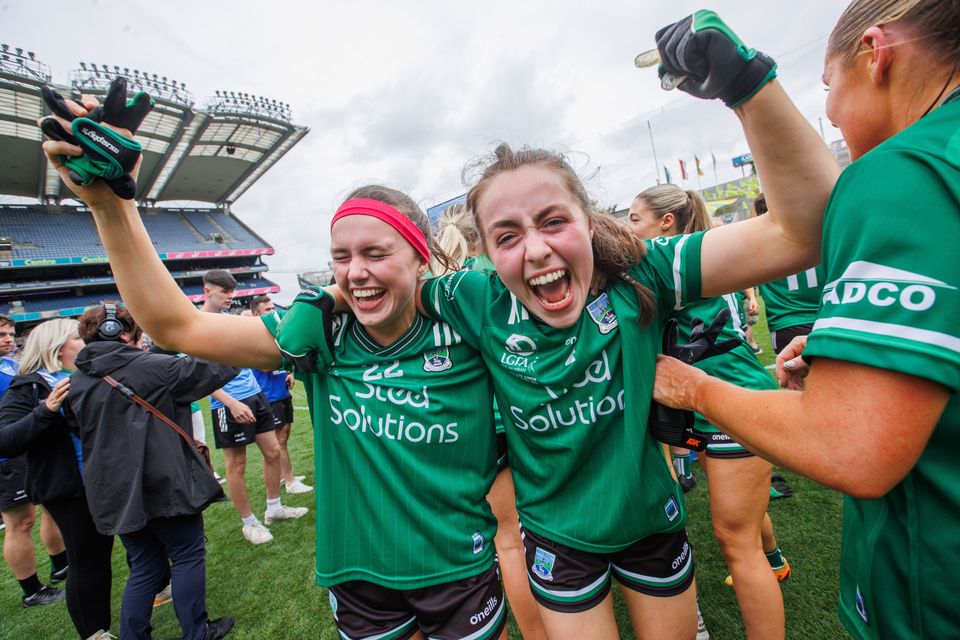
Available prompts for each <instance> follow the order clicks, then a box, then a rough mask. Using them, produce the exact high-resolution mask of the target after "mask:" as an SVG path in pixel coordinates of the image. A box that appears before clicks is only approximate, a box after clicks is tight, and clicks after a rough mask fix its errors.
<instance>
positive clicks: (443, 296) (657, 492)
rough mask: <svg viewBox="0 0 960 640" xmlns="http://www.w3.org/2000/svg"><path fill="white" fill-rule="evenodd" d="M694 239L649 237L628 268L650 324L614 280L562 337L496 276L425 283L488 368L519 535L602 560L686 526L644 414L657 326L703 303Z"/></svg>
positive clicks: (428, 302) (437, 312)
mask: <svg viewBox="0 0 960 640" xmlns="http://www.w3.org/2000/svg"><path fill="white" fill-rule="evenodd" d="M701 239H702V234H696V235H693V236H679V237H677V238H663V239H658V240H656V241H653V242H651V243H649V244H648V247H649V252H648V255H647V257H646V258H645V259H644V260H643V262H642V263H641V264H640V265H638V266H636V267H635V268H633V269H632V270H631V274H630V275H632V276H633V278H634V279H636V280H637V281H638V282H640V283H641V284H644V285H645V286H647V287H648V288H649V289H651V290H652V291H653V293H654V294H655V295H656V297H657V300H658V311H657V314H656V317H655V319H654V321H653V323H652V324H651V325H650V326H649V327H641V326H640V324H639V312H640V311H639V305H638V302H637V298H636V295H635V291H634V289H633V287H632V286H630V285H628V284H626V283H625V282H622V281H620V280H617V281H615V282H612V283H610V284H609V285H608V286H607V288H606V289H605V291H603V292H602V293H601V294H600V295H598V296H595V297H593V298H591V299H590V300H589V301H588V304H587V306H586V308H585V309H584V311H583V313H582V314H581V315H580V318H579V319H578V321H577V322H576V323H575V324H573V325H572V326H571V327H568V328H565V329H557V328H553V327H550V326H548V325H546V324H543V323H542V322H540V321H539V320H538V319H537V318H535V317H533V316H532V315H531V314H530V313H529V312H528V311H527V309H526V308H525V307H524V306H523V305H522V304H520V302H519V301H518V300H517V298H516V297H515V296H514V295H513V294H511V293H510V291H509V290H508V289H507V288H506V287H505V286H504V285H503V283H502V282H501V281H500V279H499V278H498V277H497V276H496V275H495V274H482V273H478V272H460V273H456V274H452V275H448V276H444V277H443V278H439V279H437V280H433V281H430V282H427V283H426V284H425V286H424V288H423V296H422V299H423V304H424V307H425V308H426V309H427V310H428V312H429V313H430V314H431V315H433V316H435V317H438V318H443V319H444V320H445V321H446V322H448V323H450V325H451V326H452V327H453V328H454V329H455V330H456V331H457V332H458V333H459V334H460V335H462V336H463V339H464V340H465V341H466V342H469V343H470V344H471V345H474V346H478V347H479V348H480V350H481V352H482V353H483V357H484V360H485V361H486V363H487V366H488V367H489V369H490V373H491V375H492V377H493V383H494V393H495V394H496V397H497V403H498V406H499V408H500V412H501V414H502V416H503V419H504V422H505V423H506V427H507V428H506V435H507V446H508V449H509V451H510V468H511V471H512V472H513V479H514V484H515V487H516V494H517V511H518V512H519V514H520V521H521V522H523V525H524V527H525V528H528V529H529V530H531V531H533V532H534V533H537V534H539V535H542V536H544V537H546V538H549V539H551V540H554V541H557V542H560V543H562V544H564V545H567V546H570V547H573V548H576V549H581V550H584V551H590V552H595V553H605V552H612V551H617V550H620V549H623V548H625V547H627V546H629V545H631V544H632V543H634V542H636V541H637V540H640V539H642V538H644V537H646V536H648V535H651V534H654V533H661V532H667V531H674V530H678V529H681V528H682V527H683V525H684V522H685V519H686V511H685V507H684V503H683V498H682V493H681V492H680V490H679V485H678V484H677V483H676V481H674V479H673V477H672V476H671V474H670V470H669V463H668V462H667V460H666V458H665V456H664V452H663V447H662V445H661V444H660V443H659V442H657V441H655V440H654V439H653V437H651V436H650V435H649V434H648V433H647V416H648V415H649V411H650V399H651V394H652V390H653V377H654V364H655V359H656V355H657V352H658V351H659V349H660V342H661V335H662V330H663V323H664V321H665V319H666V318H667V317H668V315H669V313H670V311H671V310H672V309H673V307H674V306H675V305H682V304H683V302H685V301H686V300H687V299H688V298H691V299H693V298H696V297H697V296H699V292H700V277H699V276H700V243H701Z"/></svg>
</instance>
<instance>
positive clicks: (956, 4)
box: [827, 0, 960, 66]
mask: <svg viewBox="0 0 960 640" xmlns="http://www.w3.org/2000/svg"><path fill="white" fill-rule="evenodd" d="M894 23H900V24H902V25H903V26H904V27H906V28H907V29H909V30H910V31H911V32H912V34H913V37H914V38H918V39H919V38H923V39H924V41H925V42H926V43H927V44H928V46H929V48H930V49H932V50H933V53H934V55H936V56H938V57H939V58H941V60H942V61H944V62H947V63H949V62H955V61H956V60H957V58H960V0H854V1H853V2H851V3H850V5H849V6H848V7H847V8H846V10H844V12H843V14H842V15H841V16H840V19H839V20H838V21H837V25H836V26H835V27H834V28H833V32H832V33H831V34H830V39H829V40H828V41H827V60H830V59H833V58H836V59H838V60H840V61H841V62H843V64H844V65H845V66H850V65H852V64H853V63H854V61H855V60H856V59H857V54H859V53H860V50H861V49H860V38H861V36H863V33H864V31H866V30H867V29H869V28H870V27H872V26H882V25H891V24H894Z"/></svg>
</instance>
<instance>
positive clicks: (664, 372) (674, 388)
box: [653, 355, 707, 410]
mask: <svg viewBox="0 0 960 640" xmlns="http://www.w3.org/2000/svg"><path fill="white" fill-rule="evenodd" d="M706 377H707V374H705V373H704V372H703V371H701V370H700V369H697V368H696V367H691V366H690V365H688V364H684V363H683V362H680V361H679V360H677V359H676V358H671V357H669V356H665V355H659V356H657V377H656V379H655V380H654V381H653V399H654V400H656V401H657V402H659V403H660V404H665V405H667V406H668V407H673V408H674V409H687V410H693V409H695V408H696V407H695V406H694V404H695V400H696V397H697V386H698V385H699V383H700V382H701V381H702V380H704V379H705V378H706Z"/></svg>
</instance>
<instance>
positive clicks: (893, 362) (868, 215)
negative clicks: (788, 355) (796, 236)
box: [804, 92, 960, 638]
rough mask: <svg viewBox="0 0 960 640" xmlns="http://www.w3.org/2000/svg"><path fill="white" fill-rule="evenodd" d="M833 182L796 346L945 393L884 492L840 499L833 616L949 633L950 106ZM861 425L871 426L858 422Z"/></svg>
mask: <svg viewBox="0 0 960 640" xmlns="http://www.w3.org/2000/svg"><path fill="white" fill-rule="evenodd" d="M957 97H958V96H957V93H956V92H955V93H954V96H953V98H954V99H953V100H952V101H949V102H947V103H946V104H944V105H943V106H941V107H940V108H938V109H937V110H936V111H934V112H932V113H930V114H929V115H927V116H925V117H923V118H922V119H921V120H920V121H918V122H917V123H915V124H914V125H912V126H911V127H909V128H907V129H906V130H904V131H902V132H901V133H899V134H898V135H896V136H894V137H892V138H890V139H889V140H887V141H885V142H884V143H882V144H880V145H878V146H877V147H875V148H874V149H873V150H872V151H870V152H869V153H867V154H865V155H864V156H863V157H862V158H860V159H859V160H857V161H856V162H854V163H853V164H852V165H850V166H849V167H847V169H846V170H845V171H844V172H843V174H842V175H841V176H840V179H839V181H838V182H837V185H836V187H835V189H834V191H833V194H832V195H831V198H830V201H829V203H828V205H827V210H826V214H825V218H824V227H823V266H824V271H825V273H826V284H825V286H824V288H823V295H822V299H821V302H820V314H819V316H818V318H817V321H816V323H815V324H814V327H813V331H812V333H811V334H810V337H809V341H808V343H807V347H806V350H805V352H804V353H805V354H809V355H814V356H823V357H826V358H834V359H838V360H847V361H850V362H856V363H859V364H865V365H869V366H873V367H879V368H881V369H889V370H892V371H898V372H901V373H905V374H909V375H912V376H917V377H920V378H926V379H928V380H932V381H934V382H937V383H939V384H941V385H943V386H944V387H946V388H947V389H949V390H950V391H951V392H953V395H952V396H951V397H950V400H949V401H948V403H947V406H946V408H945V409H944V411H943V414H942V415H941V416H940V420H939V421H938V423H937V425H936V427H935V428H934V431H933V433H932V435H931V436H930V440H929V442H928V443H927V445H926V448H925V449H924V451H923V453H922V455H921V456H920V459H919V460H918V461H917V463H916V465H915V466H914V467H913V468H912V469H911V470H910V472H909V473H908V474H907V475H906V477H904V479H903V480H902V481H901V482H900V483H899V484H898V485H897V486H896V487H894V488H893V489H891V490H890V491H889V492H888V493H887V494H886V495H884V496H883V497H882V498H879V499H875V500H860V499H855V498H849V497H848V498H846V501H845V506H844V523H843V546H842V551H841V553H842V561H841V567H840V574H841V577H840V580H841V583H840V617H841V619H842V621H843V622H844V624H845V625H846V627H847V629H848V630H849V631H850V633H851V634H853V635H854V636H855V637H857V638H920V637H924V638H947V637H957V632H958V631H957V629H958V627H957V624H958V623H957V615H958V611H957V609H958V606H957V605H958V603H960V599H958V598H960V596H958V595H957V594H960V573H958V572H957V571H956V570H955V567H956V566H957V565H958V563H960V462H958V461H957V460H958V458H957V452H956V446H957V442H958V440H960V401H958V400H957V396H956V392H957V390H958V389H960V330H958V325H957V322H958V318H960V291H958V286H960V255H958V253H957V250H956V243H957V238H960V100H958V99H956V98H957ZM864 419H867V420H869V416H865V417H864Z"/></svg>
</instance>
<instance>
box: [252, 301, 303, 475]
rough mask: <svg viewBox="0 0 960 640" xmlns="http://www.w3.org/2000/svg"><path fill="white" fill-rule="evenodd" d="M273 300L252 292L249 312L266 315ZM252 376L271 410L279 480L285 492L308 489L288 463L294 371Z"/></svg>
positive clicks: (255, 371)
mask: <svg viewBox="0 0 960 640" xmlns="http://www.w3.org/2000/svg"><path fill="white" fill-rule="evenodd" d="M274 308H275V307H274V304H273V300H271V299H270V296H267V295H261V296H254V297H253V298H252V299H251V300H250V313H251V315H254V316H266V315H270V314H271V313H273V312H274ZM253 376H254V377H255V378H256V379H257V384H258V385H260V390H261V391H262V392H263V395H264V397H266V399H267V402H268V403H270V411H271V413H273V423H274V425H275V426H276V429H275V432H276V434H277V443H278V444H279V445H280V484H282V485H283V486H284V489H286V491H287V493H310V492H311V491H313V487H311V486H310V485H307V484H304V482H303V478H304V476H295V475H294V474H293V468H292V467H291V466H290V452H289V451H288V450H287V442H288V441H289V440H290V428H291V427H292V425H293V398H291V397H290V391H291V389H292V388H293V384H294V380H293V374H292V373H290V372H288V371H283V370H279V371H261V370H260V369H254V370H253Z"/></svg>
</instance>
